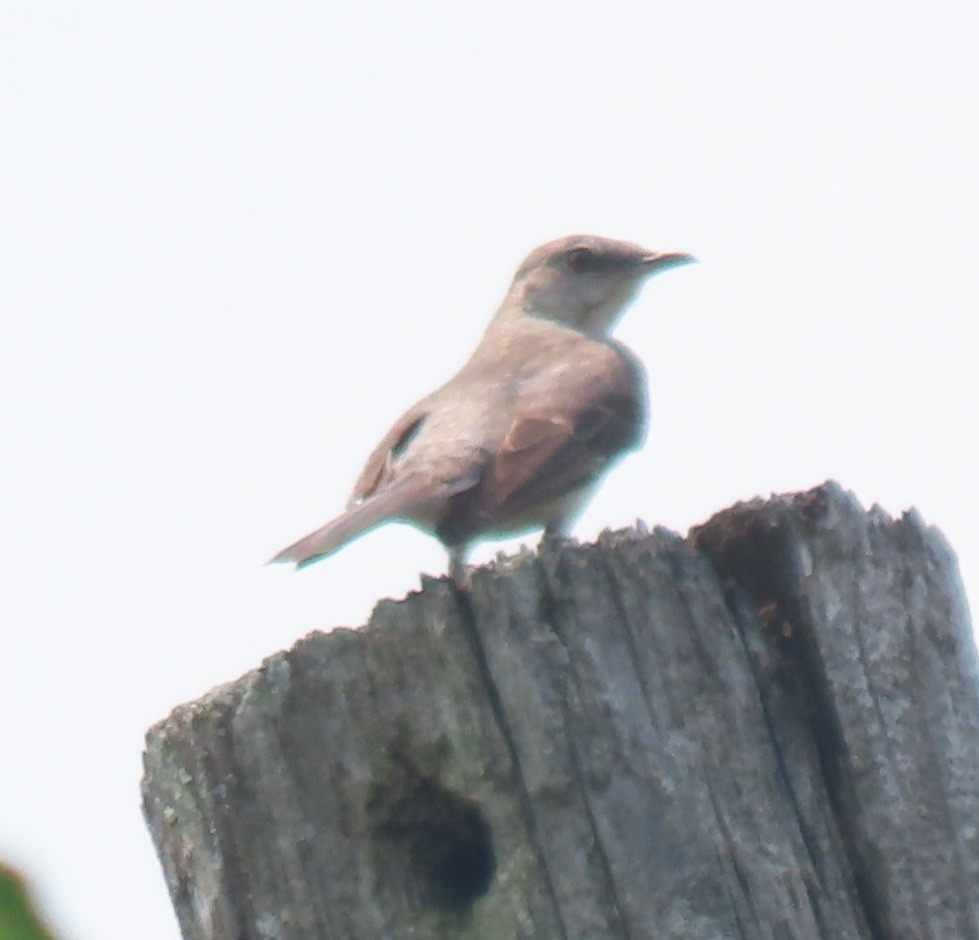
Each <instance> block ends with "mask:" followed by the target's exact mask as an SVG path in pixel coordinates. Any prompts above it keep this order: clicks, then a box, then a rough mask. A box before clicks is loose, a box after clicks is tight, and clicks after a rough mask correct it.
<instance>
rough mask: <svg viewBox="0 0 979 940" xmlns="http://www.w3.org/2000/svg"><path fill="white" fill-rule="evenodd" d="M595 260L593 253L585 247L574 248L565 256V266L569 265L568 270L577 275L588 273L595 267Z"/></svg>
mask: <svg viewBox="0 0 979 940" xmlns="http://www.w3.org/2000/svg"><path fill="white" fill-rule="evenodd" d="M594 260H595V258H594V256H593V255H592V253H591V252H590V251H589V250H588V249H587V248H585V247H584V246H579V247H578V248H572V249H571V250H570V251H569V252H568V253H567V255H566V256H565V264H567V266H568V270H569V271H574V272H576V273H581V272H582V271H587V270H588V269H589V268H591V267H592V266H593V265H592V262H593V261H594Z"/></svg>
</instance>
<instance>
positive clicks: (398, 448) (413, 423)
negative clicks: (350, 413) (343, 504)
mask: <svg viewBox="0 0 979 940" xmlns="http://www.w3.org/2000/svg"><path fill="white" fill-rule="evenodd" d="M428 412H429V400H428V399H427V398H426V399H423V400H422V401H420V402H418V403H417V404H416V405H413V406H412V407H411V408H409V409H408V411H406V412H405V413H404V414H403V415H402V416H401V417H400V418H399V419H398V420H397V421H396V422H395V423H394V426H393V427H392V428H391V430H390V431H388V433H387V434H385V435H384V439H383V440H382V441H381V443H380V444H378V445H377V447H375V448H374V451H373V453H371V455H370V457H368V458H367V463H365V464H364V469H363V470H361V472H360V476H359V477H358V478H357V482H356V483H355V484H354V489H353V493H351V495H350V501H349V503H348V504H347V508H348V509H349V508H353V507H354V506H356V505H357V504H359V503H361V502H363V501H364V500H365V499H366V498H367V497H368V496H370V495H371V494H372V493H375V492H377V491H378V490H380V489H383V487H384V484H385V483H387V482H388V481H389V480H390V479H391V469H392V467H393V465H394V461H395V460H397V458H398V457H399V456H400V455H401V454H402V453H404V450H405V448H406V447H407V446H408V445H409V444H410V443H411V441H412V439H413V438H414V436H415V435H416V434H417V433H418V430H419V428H420V427H421V425H422V423H423V422H424V420H425V418H426V417H427V416H428Z"/></svg>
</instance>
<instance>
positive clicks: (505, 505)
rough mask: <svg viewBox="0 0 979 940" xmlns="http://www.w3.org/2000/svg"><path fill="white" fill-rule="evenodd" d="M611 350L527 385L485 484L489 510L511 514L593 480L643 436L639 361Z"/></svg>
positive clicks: (486, 509)
mask: <svg viewBox="0 0 979 940" xmlns="http://www.w3.org/2000/svg"><path fill="white" fill-rule="evenodd" d="M606 350H607V354H603V355H602V356H596V357H594V358H592V359H589V360H588V361H586V362H583V363H580V364H576V366H575V368H574V369H573V370H568V371H565V372H563V373H561V374H560V375H559V376H551V375H544V376H542V377H540V378H538V379H535V380H532V381H531V382H529V383H528V384H527V387H526V389H525V390H524V391H523V393H522V394H521V398H520V401H519V403H518V405H517V407H516V409H515V414H514V420H513V423H512V424H511V425H510V428H509V430H508V431H507V433H506V436H505V437H504V439H503V442H502V444H501V446H500V449H499V451H498V452H497V453H496V454H495V455H494V457H493V459H492V461H491V464H490V466H489V468H488V471H487V475H486V477H485V478H484V481H483V485H482V487H481V488H480V501H481V502H482V503H483V511H484V512H487V514H488V515H491V516H492V515H502V516H505V517H510V516H514V515H520V514H521V513H523V512H526V511H529V510H532V509H533V508H534V507H535V506H543V505H546V504H547V503H549V502H551V501H552V500H554V499H556V498H558V497H561V496H564V495H567V494H568V493H570V492H571V491H573V490H575V489H578V488H579V487H581V486H584V485H586V484H588V483H590V482H592V481H594V480H595V479H597V478H598V477H599V476H600V475H601V474H602V473H603V472H604V471H605V469H606V468H607V467H608V465H609V463H610V462H611V461H612V460H614V459H615V458H616V457H618V456H620V455H621V454H623V453H624V452H625V451H627V450H631V449H633V448H635V447H637V446H638V445H639V444H640V443H641V441H642V438H643V435H644V432H645V425H646V404H645V380H644V376H643V372H642V366H641V365H639V363H638V361H637V360H635V359H634V358H633V357H632V356H631V355H629V354H627V353H624V352H622V351H620V350H614V351H613V350H611V349H608V348H607V347H606Z"/></svg>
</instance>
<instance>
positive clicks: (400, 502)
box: [268, 480, 430, 568]
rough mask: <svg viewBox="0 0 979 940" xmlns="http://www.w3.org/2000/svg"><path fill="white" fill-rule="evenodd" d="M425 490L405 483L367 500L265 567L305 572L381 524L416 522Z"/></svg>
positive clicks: (301, 540) (285, 549) (413, 482)
mask: <svg viewBox="0 0 979 940" xmlns="http://www.w3.org/2000/svg"><path fill="white" fill-rule="evenodd" d="M425 489H426V488H425V487H423V486H421V485H420V481H417V482H416V481H412V480H407V481H405V483H404V484H403V485H401V486H396V487H393V488H392V489H389V490H384V491H382V492H380V493H377V494H376V495H374V496H369V497H368V498H367V499H366V500H364V502H362V503H359V504H358V505H356V506H352V507H351V508H350V509H348V510H347V511H346V512H345V513H343V515H340V516H337V517H336V519H333V520H332V521H330V522H328V523H327V524H326V525H325V526H323V527H322V528H319V529H317V530H316V531H315V532H310V533H309V535H306V536H304V537H303V538H301V539H300V540H299V541H298V542H293V544H292V545H290V546H289V547H288V548H284V549H282V551H281V552H279V554H278V555H276V556H275V557H274V558H272V559H271V560H270V561H269V562H268V564H270V565H272V564H275V563H276V562H294V563H295V565H296V567H297V568H305V567H306V566H307V565H311V564H313V562H316V561H319V560H320V559H321V558H325V557H326V556H327V555H332V554H333V553H334V552H335V551H337V550H338V549H340V548H343V546H344V545H346V544H347V542H350V541H352V540H353V539H355V538H357V536H359V535H363V534H364V533H365V532H369V531H370V530H371V529H375V528H377V526H379V525H381V524H383V523H385V522H388V521H391V520H395V519H403V520H408V519H411V520H412V521H416V520H417V516H418V515H419V512H418V510H419V509H420V507H421V505H423V504H424V502H427V499H426V497H427V496H429V495H430V494H428V493H426V492H425Z"/></svg>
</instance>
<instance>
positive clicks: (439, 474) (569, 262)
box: [269, 235, 696, 586]
mask: <svg viewBox="0 0 979 940" xmlns="http://www.w3.org/2000/svg"><path fill="white" fill-rule="evenodd" d="M695 260H696V259H695V258H694V257H693V255H690V254H688V253H686V252H683V251H674V250H670V251H650V250H648V249H646V248H643V247H641V246H640V245H637V244H634V243H632V242H627V241H619V240H616V239H610V238H603V237H599V236H596V235H569V236H566V237H564V238H559V239H557V240H554V241H550V242H547V243H546V244H543V245H540V246H539V247H537V248H535V249H534V250H533V251H531V252H530V254H528V255H527V257H526V258H525V259H524V261H523V263H522V264H521V265H520V266H519V268H518V269H517V272H516V274H515V275H514V277H513V281H512V283H511V284H510V288H509V290H508V291H507V294H506V296H505V297H504V299H503V302H502V304H501V305H500V307H499V309H498V310H497V312H496V314H495V315H494V316H493V317H492V319H491V320H490V323H489V325H488V326H487V328H486V331H485V333H484V334H483V337H482V339H481V341H480V342H479V344H478V346H477V347H476V349H475V351H474V352H473V354H472V355H471V357H470V358H469V360H468V361H467V362H466V363H465V364H464V365H463V366H462V368H461V369H460V370H459V371H458V372H457V373H456V374H455V375H454V376H453V377H452V378H451V379H449V380H448V382H446V383H445V384H444V385H442V386H441V387H439V388H437V389H436V390H435V391H434V392H432V393H431V394H430V395H427V396H426V397H425V398H423V399H421V401H419V402H417V403H416V404H414V405H413V406H412V407H411V408H409V409H408V410H407V411H406V412H405V413H404V414H403V415H402V416H401V417H400V418H399V419H398V420H397V421H396V422H395V424H394V426H393V427H392V428H391V430H390V431H388V433H387V434H386V435H385V436H384V438H383V439H382V440H381V442H380V443H379V444H378V445H377V447H376V448H375V449H374V451H373V453H371V455H370V456H369V457H368V458H367V462H366V464H365V465H364V469H363V471H362V472H361V474H360V477H359V478H358V479H357V481H356V483H355V485H354V488H353V493H352V495H351V496H350V499H349V502H348V504H347V507H346V509H345V511H344V512H343V513H341V514H340V515H339V516H337V517H336V518H335V519H333V520H332V521H330V522H328V523H326V525H324V526H322V527H321V528H319V529H317V530H316V531H315V532H311V533H310V534H309V535H306V536H304V537H303V538H301V539H299V540H298V541H297V542H294V543H293V544H291V545H289V546H288V547H287V548H284V549H283V550H282V551H281V552H279V553H278V554H277V555H276V556H275V557H274V558H272V559H271V561H270V562H269V564H274V563H278V562H292V563H294V564H295V565H296V567H297V569H298V568H305V567H306V566H307V565H311V564H313V563H314V562H316V561H319V560H320V559H323V558H326V557H327V556H329V555H331V554H333V553H334V552H336V551H337V550H339V549H340V548H342V547H343V546H345V545H346V544H347V543H349V542H350V541H352V540H353V539H355V538H357V537H358V536H360V535H363V534H364V533H366V532H368V531H370V530H372V529H374V528H376V527H378V526H380V525H383V524H385V523H388V522H404V523H409V524H411V525H414V526H416V527H417V528H419V529H421V530H423V531H425V532H428V533H429V534H431V535H434V536H435V537H436V538H438V539H439V540H440V541H441V542H442V543H443V545H444V546H445V548H446V549H447V551H448V553H449V573H450V576H451V577H452V578H453V580H454V581H455V582H456V583H457V584H459V585H461V586H464V585H465V584H466V563H465V562H466V556H467V552H468V550H469V548H470V547H471V546H472V545H473V544H474V543H475V542H477V541H479V540H482V539H486V538H502V537H507V536H510V535H518V534H521V533H524V532H527V531H530V530H533V529H538V528H544V530H545V532H546V533H552V534H565V533H566V532H567V531H568V528H569V527H570V525H571V523H572V522H573V520H574V518H575V516H576V514H577V512H578V510H579V509H580V508H581V507H582V505H583V504H584V503H585V502H586V501H587V499H588V498H589V496H590V495H591V493H592V491H593V490H594V488H595V486H596V485H597V484H598V482H599V481H600V480H601V478H602V477H603V476H604V475H605V473H606V472H607V471H608V470H609V469H610V468H611V467H612V466H613V465H614V464H615V463H616V462H617V460H618V459H619V458H621V457H622V456H624V455H625V454H626V453H628V452H630V451H632V450H635V449H637V448H639V447H640V446H641V445H642V443H643V441H644V439H645V434H646V425H647V402H646V376H645V370H644V368H643V366H642V364H641V362H640V361H639V359H638V358H637V357H636V356H635V354H633V353H632V352H631V351H629V350H628V349H627V348H626V347H625V346H624V345H622V344H621V343H620V342H618V341H616V340H615V339H613V338H612V337H611V335H610V334H611V331H612V329H613V328H614V326H615V325H616V323H617V322H618V320H619V318H620V316H621V315H622V313H623V312H624V311H625V309H626V308H627V307H628V306H629V305H630V304H631V302H632V301H633V300H634V299H635V297H636V296H637V294H638V293H639V290H640V288H641V286H642V284H643V282H644V281H645V280H646V278H648V277H649V276H650V275H652V274H656V273H658V272H661V271H664V270H666V269H668V268H675V267H678V266H680V265H684V264H688V263H690V262H693V261H695Z"/></svg>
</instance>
